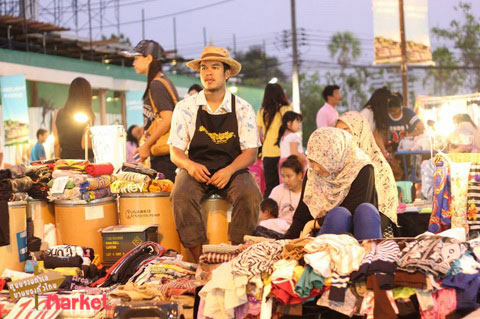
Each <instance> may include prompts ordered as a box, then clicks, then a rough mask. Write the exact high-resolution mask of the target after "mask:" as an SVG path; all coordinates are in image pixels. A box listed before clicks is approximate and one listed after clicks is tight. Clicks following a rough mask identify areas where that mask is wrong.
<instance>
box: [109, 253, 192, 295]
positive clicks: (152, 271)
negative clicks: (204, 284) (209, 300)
mask: <svg viewBox="0 0 480 319" xmlns="http://www.w3.org/2000/svg"><path fill="white" fill-rule="evenodd" d="M197 266H198V265H196V264H192V263H188V262H183V261H178V260H174V259H172V258H171V257H156V258H153V259H151V260H150V261H148V262H147V263H144V264H143V265H142V266H141V267H139V269H138V270H137V272H136V273H135V274H134V275H133V276H132V277H131V278H130V279H129V281H128V282H127V284H126V285H124V286H120V287H119V288H118V289H117V290H115V291H114V293H115V292H118V293H119V296H118V297H121V298H125V297H126V296H125V290H129V291H132V290H133V292H132V293H128V294H127V295H129V297H128V296H127V299H128V298H130V299H129V300H142V299H136V298H137V297H140V298H144V299H148V296H144V295H137V294H136V293H138V292H141V291H150V293H148V294H153V295H154V296H158V297H162V298H168V297H171V296H178V295H184V294H194V293H195V289H196V288H197V287H198V286H199V285H200V282H198V281H197V280H195V272H196V270H197Z"/></svg>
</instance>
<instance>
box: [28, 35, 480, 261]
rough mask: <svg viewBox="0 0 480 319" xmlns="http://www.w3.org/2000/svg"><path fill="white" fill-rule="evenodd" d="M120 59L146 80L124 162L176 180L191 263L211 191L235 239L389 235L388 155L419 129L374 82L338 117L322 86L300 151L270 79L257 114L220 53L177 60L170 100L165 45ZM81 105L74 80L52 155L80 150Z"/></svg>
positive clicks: (296, 122)
mask: <svg viewBox="0 0 480 319" xmlns="http://www.w3.org/2000/svg"><path fill="white" fill-rule="evenodd" d="M122 54H123V55H125V56H127V57H133V58H134V62H133V66H134V69H135V71H136V72H137V73H139V74H143V75H145V76H146V77H147V86H146V89H145V92H144V94H143V117H144V125H143V126H138V125H133V126H131V127H129V128H128V131H127V161H128V162H140V163H146V162H147V161H149V165H150V166H151V167H152V168H153V169H155V170H157V171H159V172H162V173H163V174H164V175H165V176H166V178H168V179H170V180H171V181H174V182H175V184H174V188H173V191H172V194H171V201H172V207H173V212H174V217H175V224H176V228H177V231H178V233H179V237H180V239H181V242H182V244H183V245H184V246H185V247H187V248H189V249H190V250H191V252H192V255H193V256H194V258H195V259H196V260H198V257H199V255H200V252H201V247H202V244H205V243H207V242H208V239H207V235H206V230H205V225H204V224H203V220H202V216H201V214H202V213H201V206H200V203H201V201H202V200H203V199H204V198H205V197H206V196H209V195H210V194H212V193H217V194H220V195H222V196H223V197H225V198H226V199H227V200H229V201H230V202H231V203H232V205H233V210H232V219H231V226H230V228H229V238H230V240H231V242H232V243H234V244H236V243H241V242H242V241H243V236H244V235H247V234H254V233H256V234H259V235H262V236H266V237H272V238H298V237H301V236H306V235H310V234H313V235H316V234H332V233H333V234H340V233H345V232H346V233H351V234H353V236H354V237H356V238H357V239H372V238H385V237H392V236H394V235H395V234H396V231H397V206H398V194H397V186H396V182H395V178H394V169H393V170H392V167H393V168H395V165H393V163H394V162H395V160H396V159H395V157H394V152H395V151H396V150H397V149H398V147H399V143H400V141H401V140H402V139H403V138H404V137H406V136H408V137H415V136H418V135H420V134H422V133H423V132H424V130H425V126H424V125H423V123H422V121H421V120H420V119H419V117H418V116H417V115H416V114H415V112H413V111H412V110H411V109H409V108H406V107H404V106H403V98H402V96H401V95H400V94H399V93H394V92H391V91H390V90H389V89H387V88H386V87H383V88H379V89H377V90H375V91H374V93H373V94H372V96H371V97H370V99H369V100H368V102H367V103H366V104H365V106H364V107H363V108H362V109H361V110H360V111H359V112H357V111H349V112H346V113H344V114H341V115H340V114H339V112H338V110H337V106H338V105H340V103H341V100H342V94H341V88H340V87H339V86H337V85H328V86H326V87H325V88H324V90H323V92H322V97H323V99H324V100H325V104H324V105H323V106H322V107H321V108H320V110H319V111H318V113H317V116H316V123H317V130H316V131H314V132H313V133H312V135H311V136H310V137H309V138H308V145H307V148H306V152H305V151H304V148H303V145H302V140H301V137H300V134H299V132H300V130H301V125H302V124H301V123H302V119H303V116H302V114H299V113H296V112H294V111H293V108H292V106H291V103H290V101H289V99H288V97H287V95H286V93H285V91H284V90H283V88H282V87H281V85H280V84H278V83H275V84H267V85H266V87H265V92H264V97H263V101H262V105H261V108H260V110H259V111H258V112H257V114H255V111H254V109H253V107H252V106H251V105H250V104H249V103H248V102H247V101H245V100H243V99H242V98H240V97H238V96H236V95H234V94H232V93H230V92H229V91H228V90H227V86H226V84H227V81H228V79H229V78H230V77H233V76H235V75H237V74H238V73H239V72H240V70H241V65H240V63H239V62H238V61H236V60H234V59H233V58H231V57H230V55H229V52H228V51H227V50H225V49H223V48H218V47H212V46H208V47H205V49H204V51H203V52H202V54H201V57H200V58H199V59H196V60H193V61H190V62H188V63H187V66H188V67H190V68H191V69H193V70H195V71H197V72H199V73H200V79H201V83H202V85H203V86H200V85H199V84H195V85H193V86H192V87H190V88H189V90H188V94H187V95H186V96H185V98H184V99H182V100H180V101H179V97H178V93H177V91H176V89H175V86H174V85H173V83H172V82H171V81H170V79H168V77H167V76H166V75H165V74H164V73H163V72H162V64H161V58H162V56H163V54H164V52H163V49H162V47H161V46H160V45H159V44H158V43H156V42H155V41H151V40H142V41H141V42H140V43H139V44H138V45H137V46H136V47H135V48H134V49H133V50H132V51H128V52H122ZM91 101H92V89H91V86H90V84H89V83H88V81H87V80H85V79H83V78H77V79H75V80H74V81H73V82H72V84H71V86H70V89H69V96H68V99H67V102H66V103H65V107H64V108H63V109H62V110H60V111H59V112H58V114H57V116H56V119H55V121H54V124H55V125H54V128H53V132H54V134H55V155H56V157H58V158H83V157H84V155H83V154H84V152H85V151H84V148H85V141H84V138H85V134H84V132H85V129H86V127H87V125H89V124H93V121H94V117H95V115H94V112H93V109H92V103H91ZM77 112H83V113H86V114H87V116H88V121H87V123H78V122H75V121H72V117H73V115H74V114H75V113H77ZM455 121H456V123H457V131H458V132H461V133H464V134H467V135H468V134H470V135H469V136H472V138H471V139H469V141H470V143H471V144H472V147H471V148H469V150H471V149H472V148H476V147H480V134H479V133H478V130H477V127H476V126H475V124H474V123H473V121H472V120H471V119H470V118H469V117H468V115H463V114H462V115H458V116H456V118H455ZM429 125H430V123H429ZM47 133H48V132H46V131H44V130H39V132H37V138H38V143H37V145H35V147H34V149H33V150H32V153H31V156H32V160H41V159H44V158H45V152H44V150H43V147H42V143H43V142H44V141H45V139H46V136H47V135H48V134H47ZM459 135H461V134H455V136H453V137H452V143H450V147H451V148H452V149H455V150H458V149H459V148H460V149H464V148H465V145H463V144H462V143H463V142H462V143H460V142H456V141H454V137H457V139H458V136H459ZM88 145H90V147H91V145H92V143H88ZM42 150H43V151H42ZM90 156H91V157H93V154H91V152H90V153H89V157H90ZM255 168H259V170H255ZM249 169H250V171H251V172H255V174H256V179H255V178H254V177H253V176H252V174H250V173H249ZM262 183H263V184H262ZM262 198H263V201H262Z"/></svg>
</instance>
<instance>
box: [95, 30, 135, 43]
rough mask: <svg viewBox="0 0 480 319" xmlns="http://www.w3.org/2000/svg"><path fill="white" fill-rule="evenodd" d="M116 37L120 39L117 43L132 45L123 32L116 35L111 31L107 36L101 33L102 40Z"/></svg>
mask: <svg viewBox="0 0 480 319" xmlns="http://www.w3.org/2000/svg"><path fill="white" fill-rule="evenodd" d="M116 39H119V40H120V41H119V42H118V43H122V44H128V45H132V43H131V42H130V38H129V37H126V36H125V34H123V33H120V35H116V34H114V33H112V34H111V35H110V37H109V38H107V37H106V36H104V35H102V40H116Z"/></svg>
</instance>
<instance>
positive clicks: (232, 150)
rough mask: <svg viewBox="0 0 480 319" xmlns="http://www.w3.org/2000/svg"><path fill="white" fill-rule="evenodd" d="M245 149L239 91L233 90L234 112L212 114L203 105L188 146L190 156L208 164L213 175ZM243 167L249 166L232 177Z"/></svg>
mask: <svg viewBox="0 0 480 319" xmlns="http://www.w3.org/2000/svg"><path fill="white" fill-rule="evenodd" d="M226 94H230V93H228V92H227V93H226ZM241 153H242V150H241V148H240V139H239V135H238V123H237V113H236V110H235V95H233V94H232V111H231V112H230V113H226V114H218V115H213V114H209V113H208V112H207V111H205V110H204V109H203V105H200V106H199V109H198V113H197V121H196V124H195V133H194V134H193V138H192V141H191V142H190V147H189V149H188V156H189V158H190V159H191V160H192V161H194V162H196V163H200V164H202V165H204V166H205V167H207V168H208V170H209V172H210V174H211V175H210V176H213V174H215V172H217V171H218V170H220V169H222V168H224V167H226V166H228V165H230V164H231V163H232V162H233V161H234V160H235V158H237V156H239V155H240V154H241ZM243 171H245V170H240V171H238V172H236V173H235V174H234V175H233V176H232V178H233V177H234V176H236V175H238V174H239V173H241V172H243Z"/></svg>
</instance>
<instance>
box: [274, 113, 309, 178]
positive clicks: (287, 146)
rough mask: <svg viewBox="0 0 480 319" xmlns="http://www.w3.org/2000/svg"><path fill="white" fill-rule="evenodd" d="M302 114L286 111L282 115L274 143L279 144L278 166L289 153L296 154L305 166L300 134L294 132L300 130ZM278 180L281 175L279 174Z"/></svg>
mask: <svg viewBox="0 0 480 319" xmlns="http://www.w3.org/2000/svg"><path fill="white" fill-rule="evenodd" d="M302 119H303V115H302V114H298V113H295V112H292V111H288V112H286V113H285V114H284V115H283V118H282V126H280V129H279V130H278V140H277V143H276V145H279V146H280V161H279V162H278V167H279V168H280V167H281V165H282V163H283V162H285V161H286V160H287V158H288V157H289V156H290V155H296V156H297V157H298V159H299V160H300V162H301V163H302V164H303V166H304V167H306V164H307V159H306V157H305V155H304V154H303V146H302V140H301V139H300V136H298V135H297V134H295V133H296V132H298V131H300V124H301V123H302ZM279 176H280V180H281V179H282V176H281V174H280V169H279Z"/></svg>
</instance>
